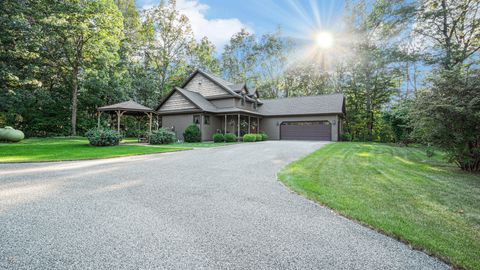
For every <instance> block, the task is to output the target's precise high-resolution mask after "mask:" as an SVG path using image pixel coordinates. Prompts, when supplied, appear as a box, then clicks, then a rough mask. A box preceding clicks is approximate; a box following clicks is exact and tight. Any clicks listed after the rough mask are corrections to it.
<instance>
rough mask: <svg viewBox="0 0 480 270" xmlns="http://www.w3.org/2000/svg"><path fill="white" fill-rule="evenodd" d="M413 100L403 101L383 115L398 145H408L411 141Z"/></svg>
mask: <svg viewBox="0 0 480 270" xmlns="http://www.w3.org/2000/svg"><path fill="white" fill-rule="evenodd" d="M412 105H413V104H412V100H403V101H400V102H399V103H397V104H395V105H394V106H392V107H391V108H390V109H389V110H386V111H385V112H384V113H383V118H384V120H385V121H386V122H387V123H388V125H389V126H390V127H391V129H392V131H393V134H394V136H395V142H396V143H402V144H405V145H408V144H409V143H410V141H411V136H410V134H411V132H412V130H413V128H412V125H411V122H412V120H411V114H410V111H411V109H412Z"/></svg>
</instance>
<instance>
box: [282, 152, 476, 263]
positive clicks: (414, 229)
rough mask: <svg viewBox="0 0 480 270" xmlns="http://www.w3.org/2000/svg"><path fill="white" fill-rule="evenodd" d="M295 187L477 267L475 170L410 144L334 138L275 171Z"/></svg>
mask: <svg viewBox="0 0 480 270" xmlns="http://www.w3.org/2000/svg"><path fill="white" fill-rule="evenodd" d="M279 179H280V181H282V182H283V183H285V184H286V185H287V186H289V187H290V188H291V189H293V190H294V191H296V192H298V193H300V194H302V195H304V196H306V197H308V198H310V199H312V200H315V201H317V202H319V203H321V204H324V205H326V206H328V207H330V208H332V209H335V210H337V211H338V212H339V213H341V214H343V215H345V216H347V217H350V218H352V219H355V220H358V221H360V222H361V223H364V224H368V225H369V226H371V227H373V228H376V229H377V230H380V231H382V232H384V233H386V234H388V235H391V236H394V237H396V238H399V239H402V240H403V241H406V242H408V243H410V244H411V245H412V246H414V247H415V248H418V249H422V250H425V251H427V252H428V253H431V254H434V255H436V256H438V257H441V258H443V259H445V260H447V261H449V262H451V263H452V264H453V265H455V266H461V267H464V268H467V269H480V174H469V173H465V172H461V171H459V170H458V169H457V168H456V167H455V166H454V165H452V164H449V163H446V162H445V161H444V159H443V156H442V155H441V154H439V153H436V155H434V156H433V157H432V158H428V157H427V156H426V155H425V153H424V151H423V150H422V149H419V148H413V147H408V148H407V147H395V146H390V145H386V144H369V143H335V144H330V145H327V146H325V147H323V148H321V149H319V150H317V151H316V152H314V153H312V154H311V155H309V156H307V157H306V158H304V159H302V160H299V161H296V162H294V163H292V164H290V165H289V166H287V167H286V168H285V169H283V170H282V171H281V172H280V173H279Z"/></svg>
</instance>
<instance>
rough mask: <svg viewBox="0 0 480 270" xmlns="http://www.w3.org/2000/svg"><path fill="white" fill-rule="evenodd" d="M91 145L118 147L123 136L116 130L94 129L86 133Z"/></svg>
mask: <svg viewBox="0 0 480 270" xmlns="http://www.w3.org/2000/svg"><path fill="white" fill-rule="evenodd" d="M85 136H86V137H87V138H88V141H89V142H90V145H93V146H112V145H118V143H119V142H120V139H121V138H122V136H121V135H120V134H118V132H117V131H116V130H112V129H105V128H93V129H90V130H89V131H87V132H86V133H85Z"/></svg>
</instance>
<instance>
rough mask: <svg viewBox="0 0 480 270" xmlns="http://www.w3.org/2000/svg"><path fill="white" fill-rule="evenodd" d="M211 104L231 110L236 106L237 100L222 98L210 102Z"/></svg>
mask: <svg viewBox="0 0 480 270" xmlns="http://www.w3.org/2000/svg"><path fill="white" fill-rule="evenodd" d="M210 102H211V103H212V104H213V105H215V106H217V107H218V108H231V107H233V106H235V98H222V99H214V100H210Z"/></svg>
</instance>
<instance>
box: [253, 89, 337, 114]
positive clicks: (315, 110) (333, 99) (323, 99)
mask: <svg viewBox="0 0 480 270" xmlns="http://www.w3.org/2000/svg"><path fill="white" fill-rule="evenodd" d="M262 101H263V105H262V106H259V108H258V112H259V113H260V114H262V115H265V116H269V115H301V114H336V113H338V114H341V113H343V94H331V95H321V96H308V97H289V98H279V99H264V100H262Z"/></svg>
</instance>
